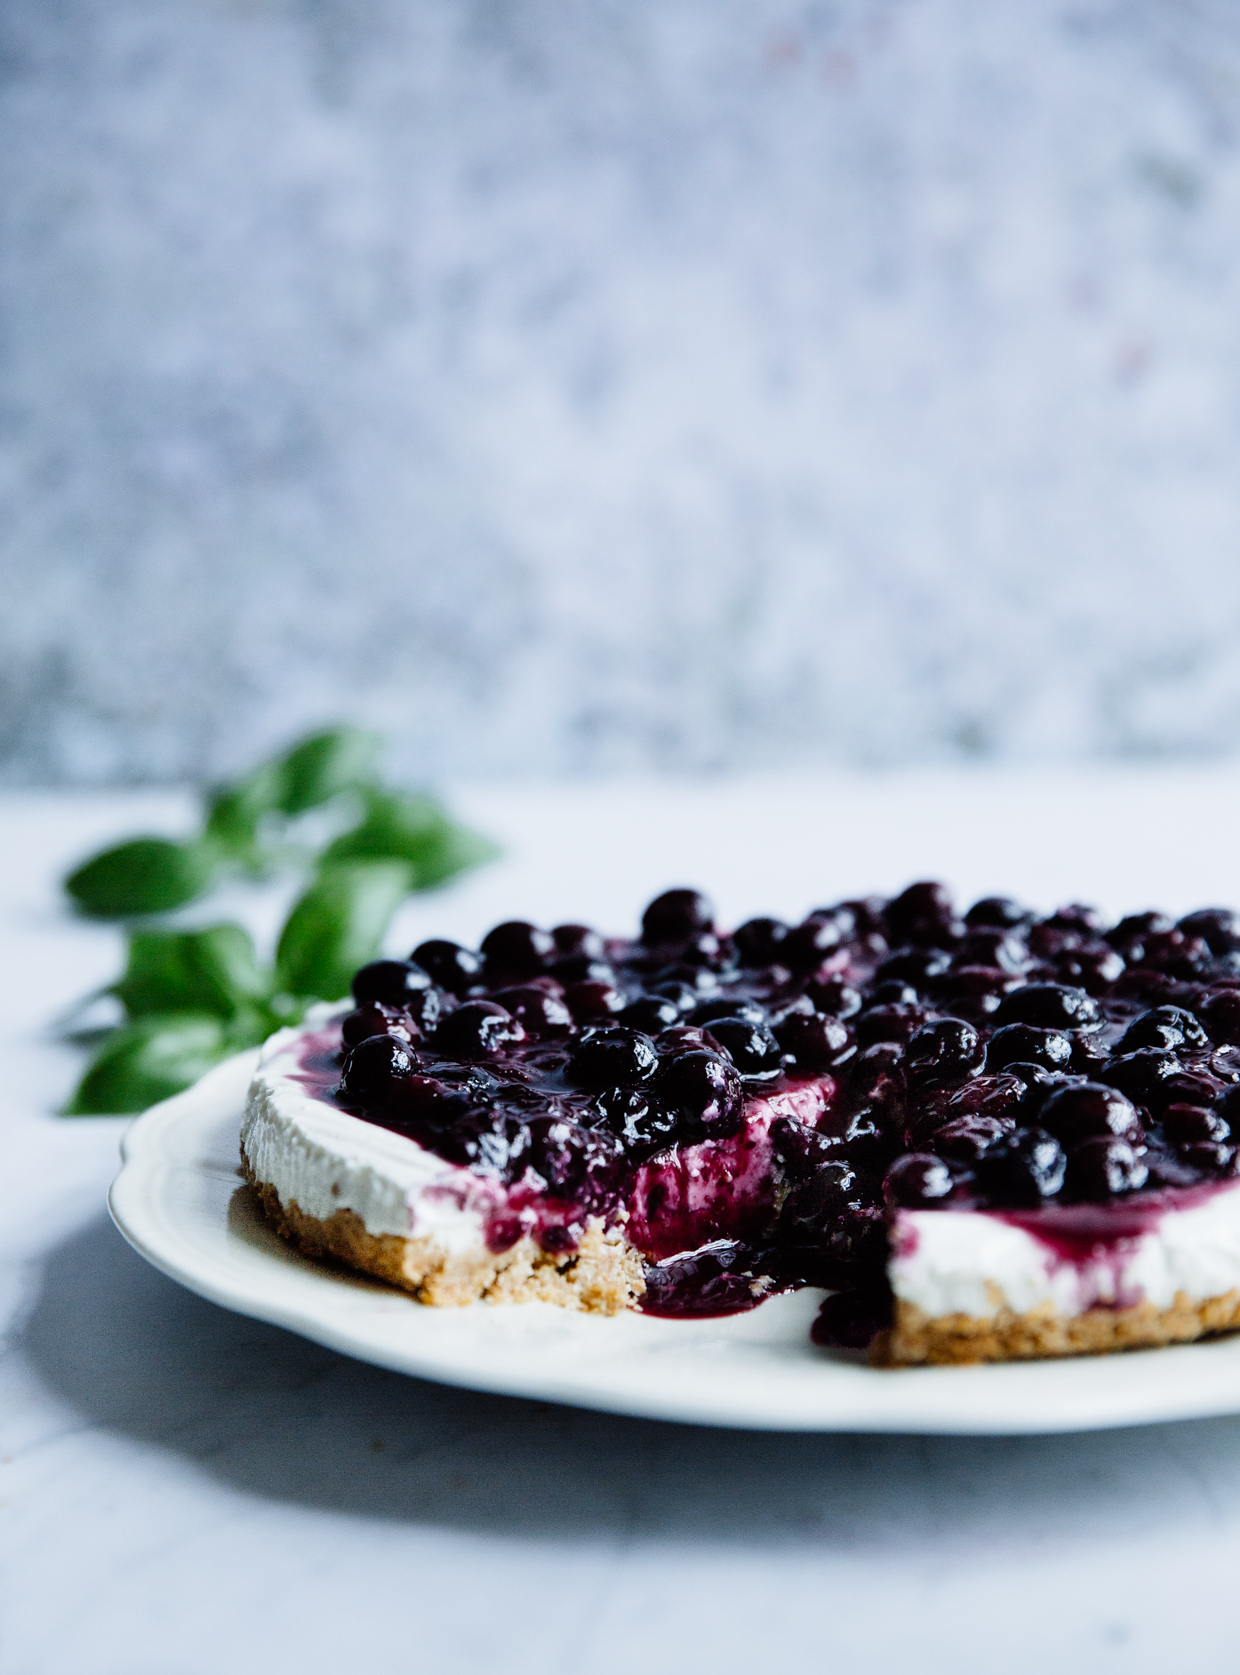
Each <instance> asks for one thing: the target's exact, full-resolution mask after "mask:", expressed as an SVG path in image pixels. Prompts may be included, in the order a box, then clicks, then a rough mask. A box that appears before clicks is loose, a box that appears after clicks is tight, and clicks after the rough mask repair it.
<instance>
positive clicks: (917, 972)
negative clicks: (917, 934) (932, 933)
mask: <svg viewBox="0 0 1240 1675" xmlns="http://www.w3.org/2000/svg"><path fill="white" fill-rule="evenodd" d="M951 963H952V962H951V955H950V954H945V953H944V952H943V951H942V950H941V949H939V948H898V949H897V950H896V952H895V953H894V954H889V955H888V957H887V958H886V959H885V960H884V961H883V962H882V963H881V965H879V967H878V968H877V970H876V971H875V973H874V981H875V982H876V983H887V982H893V981H894V982H900V983H911V984H913V986H914V987H915V988H923V987H924V986H925V985H926V983H928V982H929V981H931V980H932V979H933V978H935V977H941V976H942V975H943V973H944V972H945V971H946V970H947V969H948V968H949V966H950V965H951Z"/></svg>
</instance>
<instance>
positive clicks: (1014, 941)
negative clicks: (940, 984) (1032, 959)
mask: <svg viewBox="0 0 1240 1675" xmlns="http://www.w3.org/2000/svg"><path fill="white" fill-rule="evenodd" d="M1028 964H1029V950H1028V948H1027V947H1026V946H1025V944H1024V943H1023V942H1022V941H1021V940H1020V938H1019V937H1015V936H1013V935H1011V933H1010V932H1008V931H1002V930H997V929H996V930H974V931H970V932H969V933H968V934H967V935H966V936H965V937H964V938H963V940H962V941H960V942H958V943H957V944H956V946H955V948H954V949H953V950H952V965H953V967H960V966H971V965H980V966H986V967H988V968H989V969H992V970H999V971H1006V972H1019V971H1023V970H1024V969H1025V967H1026V966H1027V965H1028Z"/></svg>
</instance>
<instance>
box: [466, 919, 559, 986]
mask: <svg viewBox="0 0 1240 1675" xmlns="http://www.w3.org/2000/svg"><path fill="white" fill-rule="evenodd" d="M554 948H555V939H554V937H553V936H552V935H551V933H550V932H549V931H540V930H539V929H538V928H537V926H535V925H530V924H527V923H526V922H525V920H524V919H509V920H508V921H507V922H506V923H505V924H502V925H496V927H495V929H494V930H493V931H488V932H487V934H486V935H485V936H484V937H483V939H482V943H481V949H482V954H483V957H484V958H485V960H486V964H487V972H488V974H490V973H492V972H500V973H503V974H504V975H505V976H510V977H532V976H533V975H534V973H535V972H538V971H541V970H542V968H543V965H544V963H545V962H546V960H547V957H548V956H549V955H550V954H551V953H552V951H553V950H554Z"/></svg>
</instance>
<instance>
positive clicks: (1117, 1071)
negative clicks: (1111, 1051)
mask: <svg viewBox="0 0 1240 1675" xmlns="http://www.w3.org/2000/svg"><path fill="white" fill-rule="evenodd" d="M1179 1069H1180V1061H1179V1059H1178V1058H1176V1056H1175V1054H1174V1053H1168V1052H1165V1051H1162V1050H1160V1049H1159V1048H1157V1047H1141V1048H1139V1049H1138V1050H1137V1051H1136V1052H1135V1053H1125V1054H1123V1055H1122V1057H1120V1058H1116V1059H1112V1060H1111V1062H1110V1064H1108V1065H1106V1066H1105V1068H1103V1069H1102V1070H1100V1071H1099V1072H1098V1076H1099V1079H1100V1080H1102V1081H1107V1082H1109V1083H1110V1084H1111V1086H1112V1087H1113V1088H1119V1090H1120V1092H1121V1093H1126V1094H1127V1095H1128V1097H1129V1099H1131V1100H1132V1101H1133V1102H1134V1104H1137V1105H1153V1104H1155V1103H1156V1102H1157V1101H1158V1100H1159V1098H1160V1096H1161V1094H1162V1089H1163V1087H1164V1085H1165V1084H1166V1082H1167V1079H1168V1078H1169V1077H1171V1076H1174V1075H1175V1074H1176V1073H1177V1071H1178V1070H1179Z"/></svg>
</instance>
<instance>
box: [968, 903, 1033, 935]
mask: <svg viewBox="0 0 1240 1675" xmlns="http://www.w3.org/2000/svg"><path fill="white" fill-rule="evenodd" d="M1032 917H1033V915H1032V914H1031V913H1029V912H1028V911H1027V910H1026V909H1025V908H1023V907H1022V906H1021V905H1020V903H1019V902H1015V901H1013V900H1012V898H1011V897H1010V896H984V897H983V898H982V900H981V901H975V902H974V903H973V906H972V907H971V908H970V909H969V911H968V912H967V913H966V914H965V916H964V922H965V924H966V925H969V926H971V927H973V926H980V925H994V926H996V927H998V928H999V929H1000V930H1008V929H1010V928H1011V927H1013V926H1015V925H1024V924H1028V922H1029V920H1030V919H1031V918H1032Z"/></svg>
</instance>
